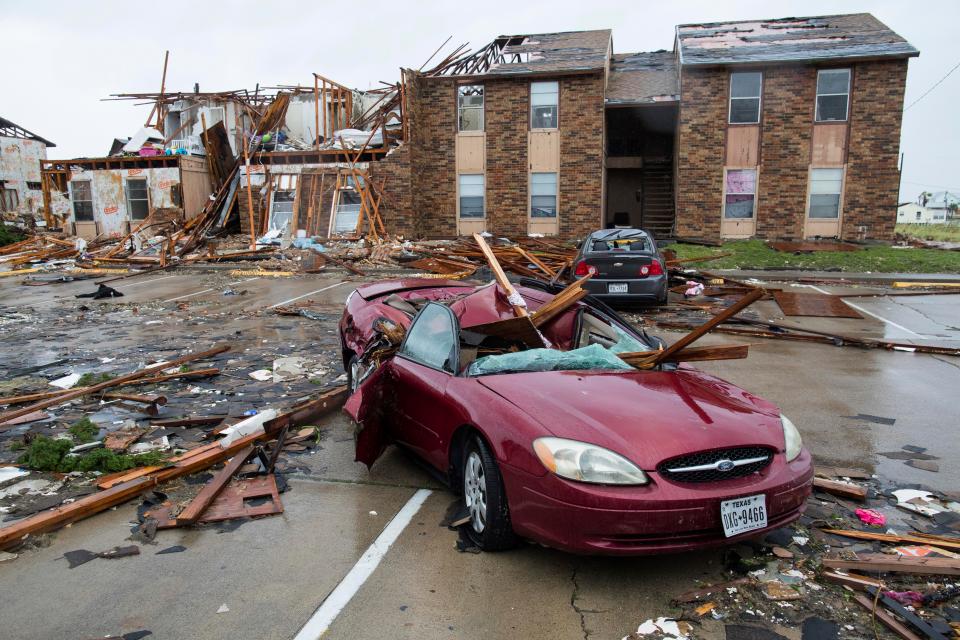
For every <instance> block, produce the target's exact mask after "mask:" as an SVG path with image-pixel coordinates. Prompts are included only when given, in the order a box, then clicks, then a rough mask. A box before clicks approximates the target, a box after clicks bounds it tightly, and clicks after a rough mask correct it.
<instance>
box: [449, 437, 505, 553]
mask: <svg viewBox="0 0 960 640" xmlns="http://www.w3.org/2000/svg"><path fill="white" fill-rule="evenodd" d="M462 469H463V472H462V474H461V478H460V480H461V483H460V486H461V489H462V490H463V500H464V504H465V505H466V508H467V511H468V512H469V514H470V521H469V522H467V523H466V524H465V525H464V527H465V529H466V531H467V534H468V535H469V536H470V539H471V540H472V541H473V542H474V544H476V545H477V546H478V547H480V548H481V549H482V550H484V551H502V550H504V549H511V548H513V547H515V546H516V545H517V536H516V535H515V534H514V533H513V526H512V525H511V524H510V507H509V506H508V504H507V494H506V492H505V491H504V488H503V478H502V477H501V476H500V468H499V467H498V466H497V461H496V460H495V459H494V457H493V454H492V453H491V452H490V449H489V447H487V445H486V443H485V442H484V441H483V440H481V439H480V438H478V437H475V438H471V440H470V441H469V443H468V445H467V447H466V449H465V450H464V453H463V467H462Z"/></svg>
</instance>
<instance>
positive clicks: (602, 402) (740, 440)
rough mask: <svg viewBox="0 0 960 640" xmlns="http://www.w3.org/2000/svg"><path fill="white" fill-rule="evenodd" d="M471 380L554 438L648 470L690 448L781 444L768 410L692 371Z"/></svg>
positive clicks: (776, 420)
mask: <svg viewBox="0 0 960 640" xmlns="http://www.w3.org/2000/svg"><path fill="white" fill-rule="evenodd" d="M477 381H478V382H479V383H480V384H481V385H483V386H484V387H486V388H487V389H490V390H491V391H493V392H494V393H496V394H498V395H499V396H501V397H503V398H504V399H506V400H507V401H509V402H511V403H512V404H514V405H516V406H517V407H519V408H520V409H522V410H523V411H524V412H526V413H527V414H528V415H529V416H530V417H532V418H533V419H535V420H536V421H537V422H539V423H540V424H542V425H543V427H544V428H545V429H546V430H548V431H550V432H551V433H552V434H553V435H555V436H557V437H561V438H570V439H571V440H580V441H583V442H590V443H592V444H597V445H600V446H602V447H606V448H607V449H610V450H612V451H616V452H617V453H620V454H621V455H624V456H626V457H627V458H629V459H630V460H632V461H633V462H634V463H635V464H637V465H639V466H640V467H641V468H642V469H644V470H647V471H649V470H652V469H654V468H655V467H656V466H657V464H659V463H660V462H662V461H663V460H666V459H668V458H672V457H674V456H678V455H683V454H686V453H693V452H696V451H704V450H709V449H718V448H726V447H737V446H745V445H766V446H770V447H772V448H775V449H777V450H782V449H783V446H784V443H783V429H782V427H781V425H780V417H779V410H778V409H777V407H776V406H775V405H773V404H771V403H769V402H767V401H765V400H763V399H761V398H758V397H756V396H754V395H751V394H750V393H747V392H746V391H744V390H743V389H740V388H739V387H737V386H734V385H732V384H730V383H728V382H725V381H723V380H720V379H719V378H715V377H713V376H709V375H707V374H705V373H702V372H700V371H697V370H695V369H677V370H675V371H635V372H609V371H607V372H600V371H589V372H587V371H549V372H536V373H513V374H501V375H491V376H483V377H479V378H477Z"/></svg>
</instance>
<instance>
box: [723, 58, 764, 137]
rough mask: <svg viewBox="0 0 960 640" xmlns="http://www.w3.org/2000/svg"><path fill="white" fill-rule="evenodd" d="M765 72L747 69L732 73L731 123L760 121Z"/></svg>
mask: <svg viewBox="0 0 960 640" xmlns="http://www.w3.org/2000/svg"><path fill="white" fill-rule="evenodd" d="M762 87H763V74H762V73H760V72H759V71H745V72H740V73H731V74H730V123H731V124H755V123H757V122H760V92H761V89H762Z"/></svg>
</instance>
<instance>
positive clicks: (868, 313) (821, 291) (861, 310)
mask: <svg viewBox="0 0 960 640" xmlns="http://www.w3.org/2000/svg"><path fill="white" fill-rule="evenodd" d="M807 286H809V287H810V288H811V289H816V290H817V291H819V292H820V293H825V294H827V295H828V296H831V295H833V294H832V293H830V292H829V291H824V290H823V289H821V288H820V287H815V286H814V285H812V284H811V285H807ZM841 300H843V299H842V298H841ZM843 302H844V304H846V305H847V306H848V307H852V308H854V309H856V310H857V311H859V312H860V313H865V314H867V315H868V316H872V317H874V318H876V319H877V320H879V321H880V322H883V323H885V324H888V325H890V326H891V327H896V328H897V329H900V330H901V331H905V332H907V333H909V334H910V335H912V336H916V337H918V338H922V337H923V336H922V335H921V334H919V333H917V332H916V331H911V330H910V329H907V328H906V327H905V326H903V325H902V324H897V323H896V322H894V321H893V320H887V319H886V318H884V317H883V316H878V315H877V314H875V313H873V312H872V311H867V310H866V309H864V308H863V307H861V306H860V305H858V304H854V303H852V302H850V301H849V300H843Z"/></svg>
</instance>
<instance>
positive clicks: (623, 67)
mask: <svg viewBox="0 0 960 640" xmlns="http://www.w3.org/2000/svg"><path fill="white" fill-rule="evenodd" d="M679 99H680V82H679V76H678V75H677V61H676V57H675V56H674V54H673V52H672V51H651V52H639V53H616V54H614V55H613V56H612V57H611V59H610V79H609V81H608V83H607V93H606V103H607V104H608V105H619V104H622V105H638V104H661V103H665V102H677V101H678V100H679Z"/></svg>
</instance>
